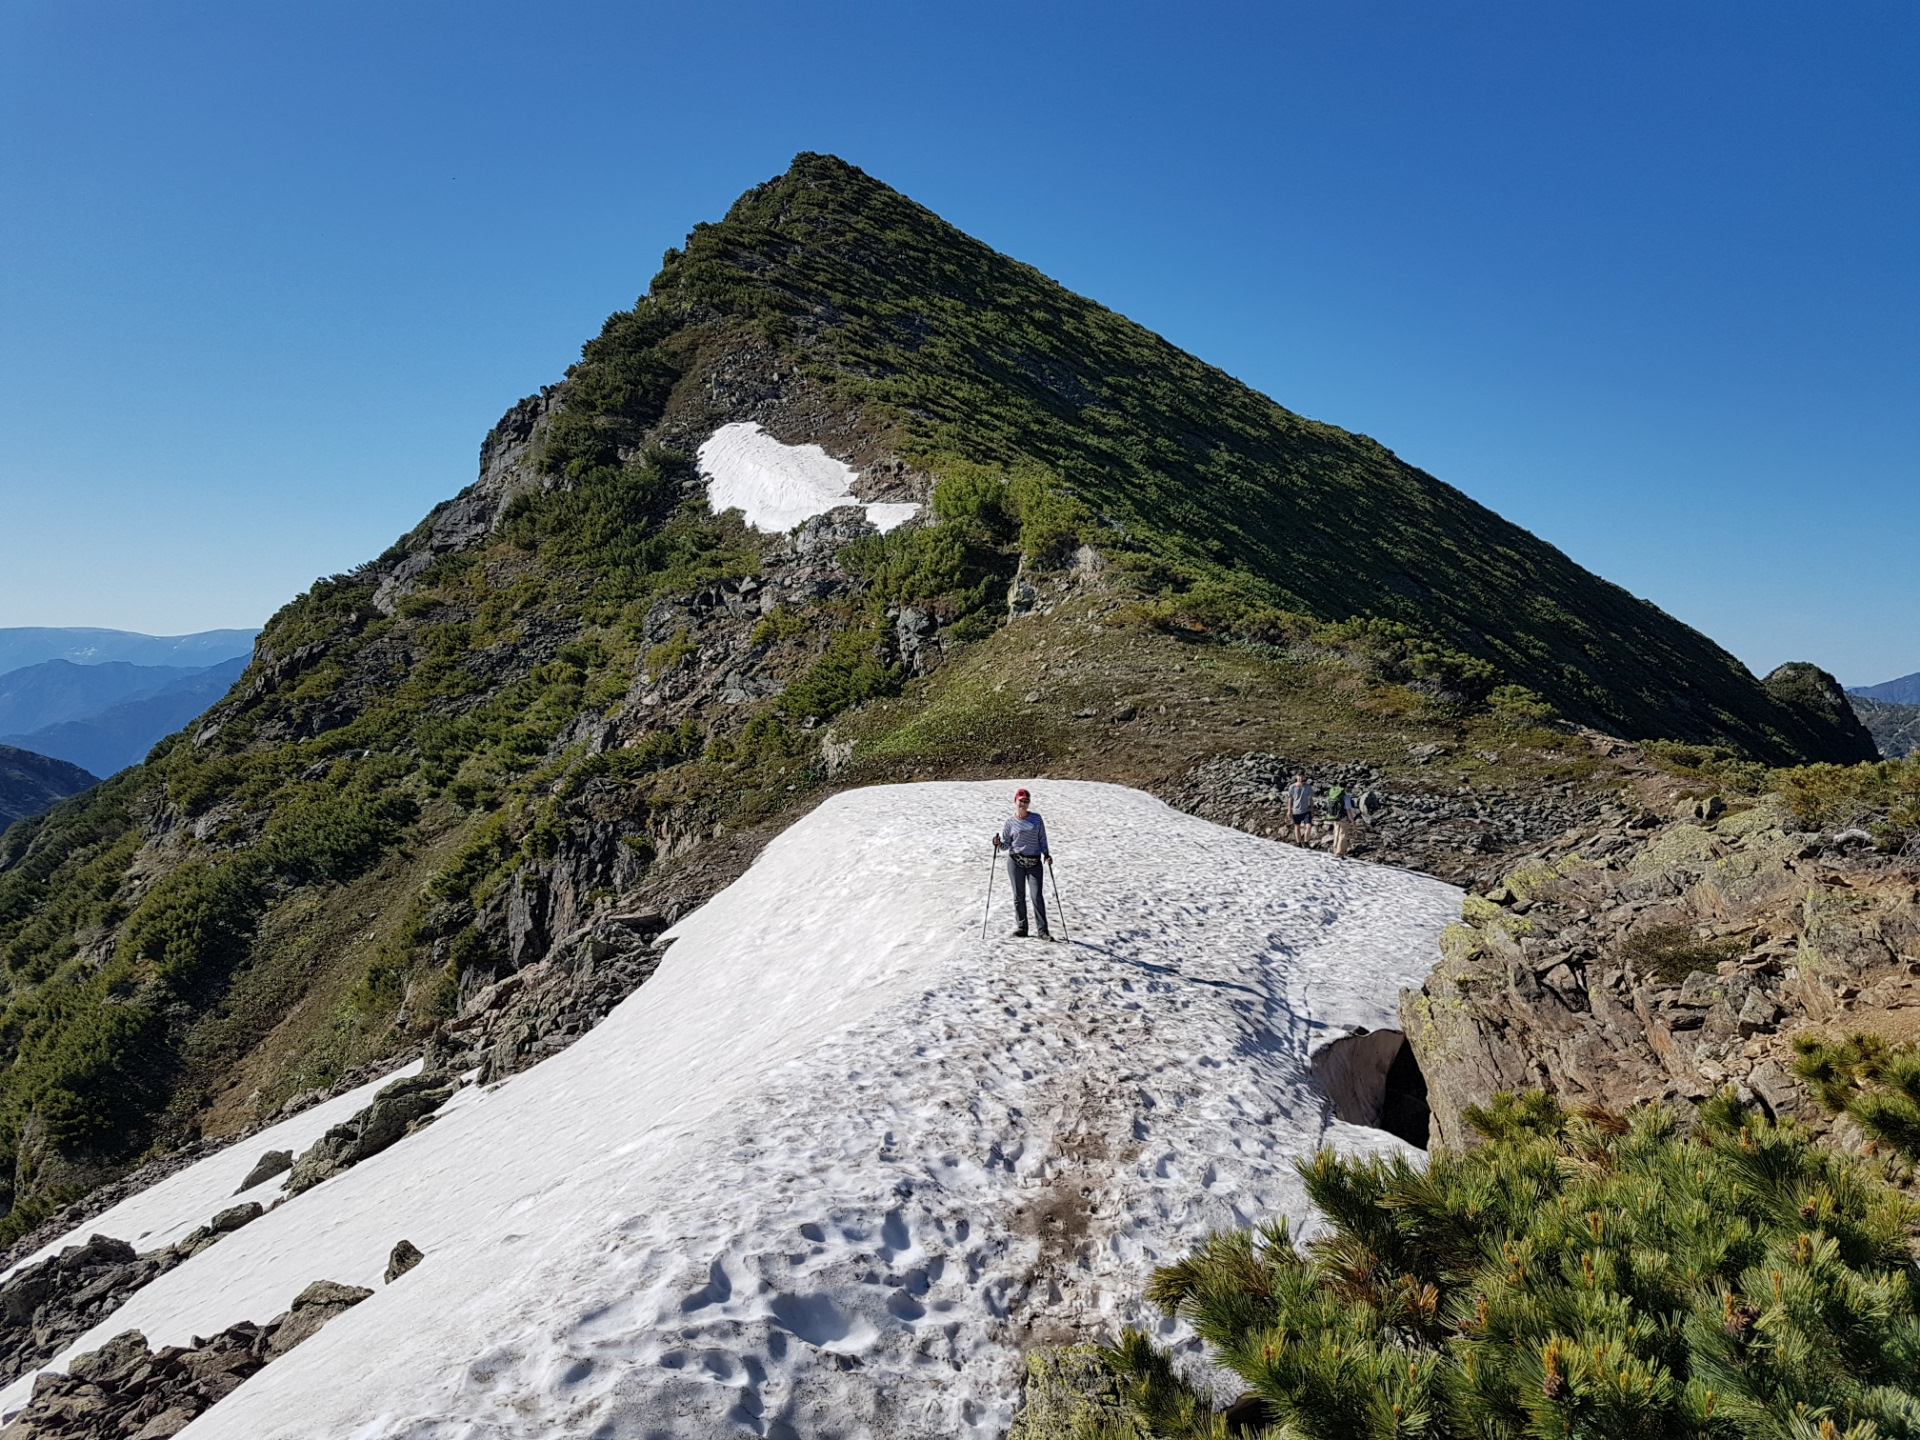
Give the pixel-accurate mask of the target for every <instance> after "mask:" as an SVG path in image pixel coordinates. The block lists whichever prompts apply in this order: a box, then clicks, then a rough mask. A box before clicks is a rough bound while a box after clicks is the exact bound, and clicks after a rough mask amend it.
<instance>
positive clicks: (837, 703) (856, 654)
mask: <svg viewBox="0 0 1920 1440" xmlns="http://www.w3.org/2000/svg"><path fill="white" fill-rule="evenodd" d="M883 643H884V641H883V638H882V636H881V632H880V629H879V627H878V626H877V625H872V624H868V625H861V626H856V627H855V628H853V629H849V630H842V631H841V632H840V633H839V634H838V635H835V636H834V637H833V639H832V640H831V641H829V642H828V644H827V648H826V650H825V651H824V652H823V653H822V654H821V656H820V658H819V659H817V660H815V661H814V662H813V664H812V665H811V666H809V667H808V669H807V672H806V674H804V675H802V676H801V677H800V678H799V679H798V680H795V681H794V682H793V683H792V684H791V685H789V686H787V688H786V690H785V692H784V693H783V694H782V695H781V697H780V706H781V708H782V709H783V710H785V711H786V712H787V714H789V715H792V716H794V717H796V718H798V719H802V720H804V719H808V718H812V719H814V720H831V719H832V718H833V717H834V716H835V715H838V714H839V713H840V712H841V711H842V710H845V709H847V708H848V707H849V706H853V705H859V704H861V703H863V702H865V701H867V700H872V699H875V698H877V697H879V696H883V695H897V694H898V693H899V692H900V683H901V674H900V667H899V666H898V665H890V664H888V663H887V662H886V661H885V660H884V659H882V658H881V656H880V654H879V651H880V649H881V646H882V645H883Z"/></svg>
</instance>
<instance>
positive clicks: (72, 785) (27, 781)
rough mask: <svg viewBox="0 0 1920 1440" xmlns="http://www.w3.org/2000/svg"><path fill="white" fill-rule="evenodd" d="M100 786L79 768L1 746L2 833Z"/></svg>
mask: <svg viewBox="0 0 1920 1440" xmlns="http://www.w3.org/2000/svg"><path fill="white" fill-rule="evenodd" d="M99 783H100V781H99V777H98V776H94V775H89V774H88V773H87V772H86V771H85V770H82V769H81V768H80V767H79V766H78V765H69V764H68V763H67V762H66V761H64V760H55V759H52V758H51V757H49V756H46V755H38V754H35V753H34V752H33V751H31V750H16V749H15V748H14V747H13V746H11V745H0V830H4V829H6V827H7V826H9V825H11V824H13V822H14V821H16V820H24V819H26V818H27V817H28V816H29V815H38V814H40V813H41V811H43V810H49V809H51V808H52V807H53V806H54V804H55V803H56V802H58V801H61V800H64V799H66V798H67V796H69V795H77V794H79V793H80V792H81V791H82V790H84V789H86V788H87V787H88V786H89V785H97V784H99Z"/></svg>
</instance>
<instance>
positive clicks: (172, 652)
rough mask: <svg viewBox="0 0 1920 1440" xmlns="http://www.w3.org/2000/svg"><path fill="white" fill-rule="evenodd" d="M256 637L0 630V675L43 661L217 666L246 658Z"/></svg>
mask: <svg viewBox="0 0 1920 1440" xmlns="http://www.w3.org/2000/svg"><path fill="white" fill-rule="evenodd" d="M259 633H260V632H259V631H258V630H201V631H199V632H197V633H195V634H192V635H141V634H137V633H135V632H134V631H132V630H97V629H94V628H92V627H90V626H85V625H74V626H64V627H58V628H49V627H46V626H39V625H20V626H14V627H12V628H10V629H9V628H5V627H0V675H4V674H6V673H7V672H8V671H9V670H19V669H23V668H25V667H26V666H28V665H38V664H39V663H40V662H41V661H43V660H71V661H73V663H74V664H76V665H104V664H107V663H108V662H110V661H115V660H121V661H125V662H126V663H128V664H130V665H176V666H185V667H188V668H196V667H202V666H207V665H217V664H219V663H220V661H222V660H231V659H232V658H233V657H234V656H236V655H246V654H250V653H251V652H252V650H253V637H254V636H256V635H258V634H259Z"/></svg>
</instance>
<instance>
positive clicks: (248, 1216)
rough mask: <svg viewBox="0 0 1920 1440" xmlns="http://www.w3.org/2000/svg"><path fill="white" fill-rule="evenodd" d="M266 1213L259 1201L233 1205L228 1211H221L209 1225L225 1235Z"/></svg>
mask: <svg viewBox="0 0 1920 1440" xmlns="http://www.w3.org/2000/svg"><path fill="white" fill-rule="evenodd" d="M266 1213H267V1212H266V1207H264V1206H263V1205H261V1204H260V1202H259V1201H257V1200H249V1201H247V1203H246V1204H244V1205H235V1206H233V1207H231V1208H230V1209H226V1210H222V1211H221V1212H220V1213H219V1214H218V1215H216V1216H214V1217H213V1219H212V1221H211V1222H209V1223H210V1224H211V1225H212V1226H213V1228H214V1229H215V1230H216V1231H218V1232H219V1233H220V1234H222V1235H227V1234H231V1233H232V1232H233V1231H235V1230H238V1229H239V1228H240V1227H241V1226H242V1225H248V1224H251V1223H252V1222H253V1221H255V1220H258V1219H259V1218H260V1217H261V1216H262V1215H264V1214H266Z"/></svg>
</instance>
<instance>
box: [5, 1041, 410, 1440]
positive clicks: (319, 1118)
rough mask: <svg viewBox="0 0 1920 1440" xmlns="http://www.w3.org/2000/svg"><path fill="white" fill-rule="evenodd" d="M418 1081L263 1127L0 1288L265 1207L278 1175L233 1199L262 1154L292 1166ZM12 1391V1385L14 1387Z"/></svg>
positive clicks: (108, 1214) (55, 1248) (110, 1214)
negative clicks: (72, 1259)
mask: <svg viewBox="0 0 1920 1440" xmlns="http://www.w3.org/2000/svg"><path fill="white" fill-rule="evenodd" d="M419 1073H420V1062H419V1061H418V1060H416V1061H414V1062H413V1063H412V1064H410V1065H403V1066H400V1067H399V1068H398V1069H395V1070H393V1071H392V1072H391V1073H389V1074H386V1075H383V1076H381V1077H380V1079H378V1080H374V1081H370V1082H369V1083H368V1084H365V1085H362V1086H360V1087H359V1088H358V1089H354V1090H349V1091H347V1092H346V1093H345V1094H342V1095H336V1096H334V1097H333V1099H331V1100H327V1101H323V1102H322V1103H321V1104H318V1105H315V1106H313V1107H312V1108H311V1109H307V1110H302V1111H301V1112H300V1113H299V1114H298V1115H295V1116H294V1117H293V1118H292V1119H290V1120H282V1121H281V1122H280V1123H279V1124H278V1125H270V1126H268V1127H267V1128H266V1129H265V1130H262V1131H261V1132H260V1133H259V1134H257V1135H254V1136H252V1137H250V1138H248V1139H246V1140H241V1141H238V1142H236V1143H235V1144H233V1145H230V1146H228V1147H227V1148H226V1149H225V1150H222V1151H220V1152H219V1153H218V1154H216V1155H209V1156H208V1157H207V1158H206V1159H204V1160H202V1161H200V1162H199V1163H198V1164H194V1165H189V1166H188V1167H187V1168H186V1169H184V1170H182V1171H180V1172H178V1173H177V1174H173V1175H169V1176H168V1177H167V1178H166V1179H164V1180H162V1181H160V1182H159V1183H158V1184H157V1185H152V1186H149V1187H148V1188H147V1189H145V1190H142V1191H141V1192H140V1193H139V1194H138V1195H131V1196H128V1197H127V1198H126V1199H125V1200H122V1201H121V1202H120V1203H119V1204H118V1205H115V1206H114V1207H112V1208H111V1209H109V1210H103V1211H101V1212H100V1213H99V1214H98V1215H96V1216H94V1218H93V1219H91V1220H87V1221H84V1222H82V1223H81V1224H79V1225H76V1226H74V1228H73V1229H72V1230H70V1231H69V1232H67V1233H66V1234H65V1235H62V1236H61V1237H60V1238H59V1239H58V1240H55V1241H53V1242H52V1243H50V1244H48V1245H44V1246H42V1247H41V1248H40V1249H39V1250H36V1251H35V1252H34V1253H33V1254H32V1255H29V1256H28V1257H27V1258H26V1259H25V1260H22V1261H21V1262H20V1263H19V1264H17V1265H14V1266H12V1267H11V1268H10V1269H8V1270H6V1271H4V1272H0V1283H4V1282H6V1281H7V1280H9V1279H11V1278H12V1277H13V1276H14V1275H15V1274H16V1273H18V1272H19V1271H21V1270H23V1269H25V1268H26V1267H27V1266H29V1265H36V1264H38V1263H39V1262H40V1261H42V1260H45V1259H47V1258H49V1257H50V1256H54V1255H58V1254H59V1253H60V1252H61V1251H62V1250H64V1249H66V1248H67V1246H69V1245H79V1244H82V1243H84V1242H85V1241H86V1239H87V1238H88V1237H89V1236H92V1235H109V1236H111V1237H112V1238H114V1239H115V1240H125V1241H126V1242H127V1243H128V1244H130V1245H132V1246H133V1248H134V1249H136V1250H141V1251H146V1250H158V1249H159V1248H160V1247H161V1246H163V1245H171V1244H172V1243H173V1242H174V1241H176V1240H180V1239H184V1238H185V1237H186V1236H187V1234H188V1233H189V1232H191V1231H193V1230H194V1229H196V1228H198V1227H199V1226H201V1225H204V1224H206V1223H207V1222H208V1221H209V1220H211V1219H212V1218H213V1217H214V1216H215V1215H217V1214H219V1213H220V1212H221V1211H222V1210H227V1209H231V1208H232V1207H233V1206H235V1205H244V1204H245V1203H246V1202H247V1201H249V1200H257V1201H259V1202H260V1203H261V1204H262V1205H271V1204H272V1203H273V1202H274V1201H275V1200H277V1199H279V1198H280V1195H281V1194H282V1192H283V1190H284V1187H285V1184H286V1179H287V1177H286V1174H285V1172H282V1173H281V1174H279V1175H276V1176H274V1177H273V1178H272V1179H270V1180H262V1181H261V1182H260V1183H259V1184H258V1185H255V1186H254V1187H253V1188H252V1189H251V1190H248V1191H247V1192H245V1193H244V1194H235V1193H234V1192H235V1191H237V1190H238V1189H239V1188H240V1182H241V1181H242V1180H245V1179H246V1178H247V1173H248V1172H249V1171H250V1170H252V1169H253V1167H254V1164H255V1162H257V1161H258V1160H259V1159H260V1157H261V1156H262V1155H264V1154H266V1153H267V1151H269V1150H291V1151H292V1152H293V1154H294V1157H295V1158H296V1159H297V1158H298V1157H299V1155H300V1152H301V1151H302V1150H305V1149H306V1148H307V1147H308V1146H310V1145H312V1144H313V1142H314V1141H316V1140H318V1139H319V1138H320V1137H321V1136H322V1135H324V1134H326V1133H327V1131H329V1130H331V1129H332V1128H333V1127H334V1126H335V1125H338V1124H339V1123H340V1122H341V1121H343V1120H346V1119H348V1118H349V1117H351V1116H352V1115H354V1114H355V1113H356V1112H358V1111H361V1110H364V1109H366V1108H367V1106H368V1105H370V1104H372V1103H373V1097H374V1096H375V1095H377V1094H379V1093H380V1090H381V1089H382V1088H383V1087H384V1086H387V1085H391V1084H392V1083H393V1082H394V1081H396V1080H398V1079H400V1078H402V1077H403V1076H407V1075H417V1074H419ZM19 1388H20V1387H19V1386H17V1385H16V1386H15V1387H14V1389H19ZM28 1388H31V1386H29V1387H28ZM24 1401H25V1397H24V1394H23V1395H22V1396H21V1397H20V1398H18V1399H16V1398H14V1396H13V1390H7V1391H0V1414H7V1413H10V1412H12V1411H14V1410H17V1409H18V1408H19V1407H20V1405H21V1404H23V1403H24Z"/></svg>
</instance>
